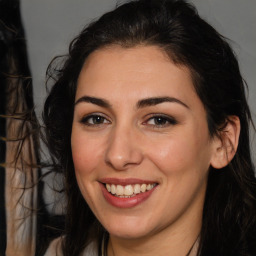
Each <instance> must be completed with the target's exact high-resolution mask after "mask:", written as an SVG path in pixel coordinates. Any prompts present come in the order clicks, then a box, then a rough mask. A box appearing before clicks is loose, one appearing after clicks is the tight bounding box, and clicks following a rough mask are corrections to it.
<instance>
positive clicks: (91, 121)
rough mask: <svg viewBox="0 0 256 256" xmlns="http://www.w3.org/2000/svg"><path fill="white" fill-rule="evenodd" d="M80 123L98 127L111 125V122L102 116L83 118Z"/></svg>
mask: <svg viewBox="0 0 256 256" xmlns="http://www.w3.org/2000/svg"><path fill="white" fill-rule="evenodd" d="M80 122H81V123H82V124H85V125H88V126H98V125H102V124H109V123H110V121H109V120H107V119H106V118H105V117H103V116H101V115H96V114H95V115H89V116H86V117H83V118H82V120H81V121H80Z"/></svg>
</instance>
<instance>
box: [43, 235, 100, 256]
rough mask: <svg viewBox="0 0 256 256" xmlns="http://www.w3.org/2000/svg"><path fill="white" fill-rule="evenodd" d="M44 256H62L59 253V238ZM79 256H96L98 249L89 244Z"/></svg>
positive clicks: (94, 245) (51, 244)
mask: <svg viewBox="0 0 256 256" xmlns="http://www.w3.org/2000/svg"><path fill="white" fill-rule="evenodd" d="M44 256H63V254H62V251H61V238H60V237H58V238H56V239H54V240H53V241H52V242H51V243H50V246H49V248H48V249H47V251H46V253H45V255H44ZM81 256H98V248H97V245H96V243H94V242H92V243H90V244H89V245H88V246H87V247H86V248H85V250H84V252H83V254H82V255H81Z"/></svg>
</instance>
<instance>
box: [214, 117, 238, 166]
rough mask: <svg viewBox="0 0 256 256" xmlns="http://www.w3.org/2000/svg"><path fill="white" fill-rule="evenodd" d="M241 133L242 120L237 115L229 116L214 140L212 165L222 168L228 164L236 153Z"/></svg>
mask: <svg viewBox="0 0 256 256" xmlns="http://www.w3.org/2000/svg"><path fill="white" fill-rule="evenodd" d="M239 135H240V120H239V117H237V116H229V117H228V118H227V120H226V123H225V127H224V128H223V129H221V131H220V132H219V134H218V136H216V137H215V138H214V141H213V154H212V158H211V162H210V164H211V166H212V167H213V168H215V169H221V168H223V167H225V166H227V165H228V163H229V162H230V161H231V160H232V159H233V157H234V156H235V154H236V150H237V147H238V141H239Z"/></svg>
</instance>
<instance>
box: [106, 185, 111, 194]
mask: <svg viewBox="0 0 256 256" xmlns="http://www.w3.org/2000/svg"><path fill="white" fill-rule="evenodd" d="M106 188H107V190H108V192H110V191H111V186H110V185H109V184H106Z"/></svg>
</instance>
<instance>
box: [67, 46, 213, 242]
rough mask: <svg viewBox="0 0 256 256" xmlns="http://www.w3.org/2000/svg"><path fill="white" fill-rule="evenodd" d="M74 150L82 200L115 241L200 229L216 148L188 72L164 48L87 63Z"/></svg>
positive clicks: (117, 52)
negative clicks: (168, 55)
mask: <svg viewBox="0 0 256 256" xmlns="http://www.w3.org/2000/svg"><path fill="white" fill-rule="evenodd" d="M71 145H72V155H73V161H74V167H75V174H76V178H77V182H78V185H79V188H80V190H81V193H82V195H83V197H84V198H85V200H86V202H87V203H88V205H89V206H90V208H91V210H92V211H93V212H94V214H95V216H96V217H97V218H98V220H99V221H100V222H101V223H102V224H103V226H104V227H105V228H106V229H107V230H108V232H109V233H110V234H111V235H112V236H115V237H119V238H139V237H146V236H151V235H154V234H157V233H159V232H160V231H166V232H173V233H175V232H176V231H177V229H181V228H183V230H186V228H187V227H189V226H191V225H192V226H193V225H196V227H198V229H200V223H201V218H202V209H203V203H204V196H205V190H206V186H207V175H208V169H209V166H210V164H211V159H212V156H213V151H214V150H213V148H214V141H213V140H211V139H210V136H209V132H208V127H207V121H206V112H205V109H204V106H203V104H202V102H201V101H200V99H199V97H198V96H197V94H196V92H195V90H194V87H193V84H192V79H191V74H190V72H189V70H188V68H186V67H184V66H177V65H175V64H174V63H172V62H171V61H170V60H169V58H168V57H167V56H166V54H165V53H164V52H163V51H161V50H160V49H159V48H157V47H153V46H138V47H134V48H130V49H124V48H121V47H118V46H112V47H109V48H104V49H100V50H98V51H95V52H93V53H92V54H91V55H90V56H89V57H88V58H87V60H86V62H85V64H84V66H83V68H82V70H81V73H80V75H79V79H78V87H77V92H76V104H75V110H74V120H73V127H72V137H71ZM78 210H79V209H78Z"/></svg>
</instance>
